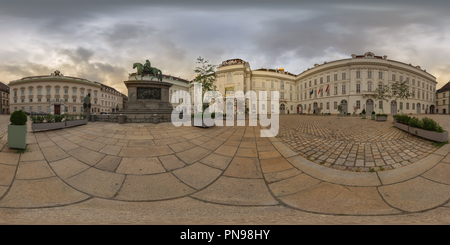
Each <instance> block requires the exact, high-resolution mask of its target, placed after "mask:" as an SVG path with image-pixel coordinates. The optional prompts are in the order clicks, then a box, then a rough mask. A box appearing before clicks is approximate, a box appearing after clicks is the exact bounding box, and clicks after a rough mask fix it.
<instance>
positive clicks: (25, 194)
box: [0, 116, 450, 224]
mask: <svg viewBox="0 0 450 245" xmlns="http://www.w3.org/2000/svg"><path fill="white" fill-rule="evenodd" d="M291 118H292V119H291ZM295 118H296V116H287V117H284V116H283V117H282V118H281V121H282V123H283V124H285V122H289V121H290V120H293V119H295ZM297 118H300V116H299V117H297ZM353 119H354V120H357V119H356V118H353ZM311 120H313V119H312V118H311ZM339 121H340V120H339ZM342 121H344V120H342ZM344 122H345V121H344ZM349 123H350V122H349V121H348V122H347V123H346V124H349ZM367 123H370V122H367ZM247 125H248V124H247ZM290 125H295V124H293V123H291V124H290ZM376 125H380V126H382V125H383V123H381V124H376ZM386 125H388V123H386ZM284 127H285V126H284ZM311 127H313V126H311ZM28 128H29V131H28V134H27V143H28V146H27V150H25V151H22V152H20V151H17V150H16V149H12V148H9V147H8V146H7V142H6V139H7V137H3V138H2V139H1V140H0V149H1V151H0V223H2V224H7V223H12V224H13V223H15V224H17V223H58V224H61V223H108V224H111V223H117V224H120V223H147V224H191V223H195V224H341V223H344V224H361V223H364V224H387V223H402V224H405V223H407V224H408V223H412V224H414V223H416V224H417V223H428V224H429V223H449V221H450V209H449V208H450V203H449V201H450V181H449V180H450V154H449V152H450V144H447V145H443V146H441V147H440V148H439V149H436V150H435V151H434V152H432V153H430V154H429V155H428V156H426V157H425V158H423V159H421V160H418V161H417V162H415V163H412V164H410V165H408V166H404V167H402V168H399V169H393V170H389V171H379V172H358V173H356V172H349V171H340V170H336V169H332V168H329V167H325V166H321V165H320V164H317V163H315V162H311V161H308V160H307V159H305V158H303V157H301V156H298V154H297V153H295V152H294V151H292V150H290V149H289V148H288V147H286V146H285V144H284V143H283V142H281V141H280V140H278V139H277V138H262V137H260V130H261V128H260V127H258V126H255V127H250V126H234V127H217V126H216V127H212V128H198V127H185V126H182V127H175V126H173V125H172V124H170V123H161V124H148V123H145V124H135V123H130V124H117V123H106V122H89V123H88V124H87V125H83V126H77V127H70V128H65V129H60V130H51V131H39V132H38V131H36V132H33V131H31V124H29V125H28ZM386 129H390V127H386ZM319 131H320V130H319ZM355 132H356V131H355ZM343 135H345V134H343ZM395 135H396V134H395V133H394V136H393V139H396V138H395V137H399V136H395ZM339 137H344V136H339ZM386 137H387V136H386ZM338 148H339V147H338ZM344 149H345V147H344ZM414 151H415V150H414ZM415 152H416V151H415Z"/></svg>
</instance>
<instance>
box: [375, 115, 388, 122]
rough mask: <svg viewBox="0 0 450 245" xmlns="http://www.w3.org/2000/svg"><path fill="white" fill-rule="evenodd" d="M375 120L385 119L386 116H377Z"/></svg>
mask: <svg viewBox="0 0 450 245" xmlns="http://www.w3.org/2000/svg"><path fill="white" fill-rule="evenodd" d="M376 120H377V121H387V116H377V117H376Z"/></svg>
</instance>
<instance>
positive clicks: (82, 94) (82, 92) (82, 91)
mask: <svg viewBox="0 0 450 245" xmlns="http://www.w3.org/2000/svg"><path fill="white" fill-rule="evenodd" d="M95 94H97V93H95ZM81 96H84V90H81Z"/></svg>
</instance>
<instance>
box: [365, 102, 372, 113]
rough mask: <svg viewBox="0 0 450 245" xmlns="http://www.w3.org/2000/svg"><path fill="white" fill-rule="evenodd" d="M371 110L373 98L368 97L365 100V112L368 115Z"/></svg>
mask: <svg viewBox="0 0 450 245" xmlns="http://www.w3.org/2000/svg"><path fill="white" fill-rule="evenodd" d="M372 111H373V100H371V99H368V100H367V101H366V114H367V115H370V114H372Z"/></svg>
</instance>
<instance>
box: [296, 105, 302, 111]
mask: <svg viewBox="0 0 450 245" xmlns="http://www.w3.org/2000/svg"><path fill="white" fill-rule="evenodd" d="M297 113H303V106H302V105H300V104H298V105H297Z"/></svg>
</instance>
